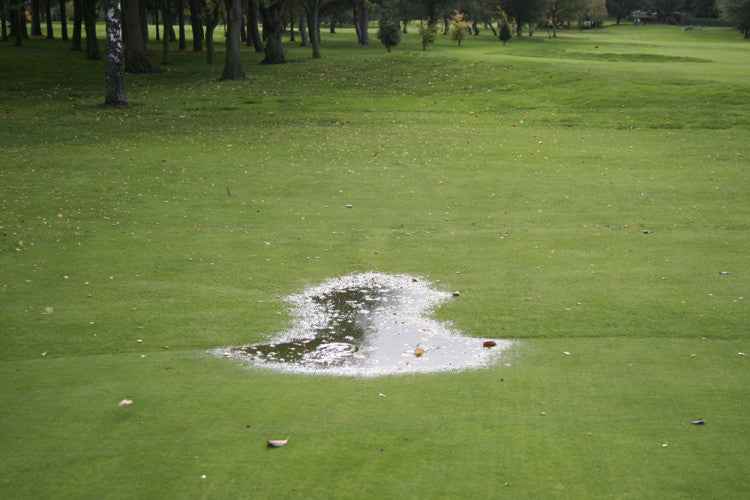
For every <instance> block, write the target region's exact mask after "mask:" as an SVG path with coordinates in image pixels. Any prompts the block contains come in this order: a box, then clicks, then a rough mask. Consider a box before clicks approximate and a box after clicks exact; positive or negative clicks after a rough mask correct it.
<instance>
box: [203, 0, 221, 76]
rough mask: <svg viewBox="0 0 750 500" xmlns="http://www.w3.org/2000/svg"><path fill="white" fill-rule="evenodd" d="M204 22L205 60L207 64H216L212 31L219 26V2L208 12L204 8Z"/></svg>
mask: <svg viewBox="0 0 750 500" xmlns="http://www.w3.org/2000/svg"><path fill="white" fill-rule="evenodd" d="M203 15H204V16H205V21H206V60H207V61H208V64H214V63H216V49H215V48H214V30H215V29H216V25H217V24H219V2H214V3H213V7H212V8H211V9H210V10H209V9H208V6H206V12H204V13H203Z"/></svg>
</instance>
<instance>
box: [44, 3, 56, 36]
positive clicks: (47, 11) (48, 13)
mask: <svg viewBox="0 0 750 500" xmlns="http://www.w3.org/2000/svg"><path fill="white" fill-rule="evenodd" d="M44 19H45V20H46V21H47V40H54V38H55V34H54V33H53V31H52V0H44Z"/></svg>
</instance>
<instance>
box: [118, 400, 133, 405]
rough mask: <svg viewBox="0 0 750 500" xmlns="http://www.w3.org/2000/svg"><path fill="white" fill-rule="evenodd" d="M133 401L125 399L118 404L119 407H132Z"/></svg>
mask: <svg viewBox="0 0 750 500" xmlns="http://www.w3.org/2000/svg"><path fill="white" fill-rule="evenodd" d="M132 404H133V400H132V399H123V400H122V401H120V402H119V403H117V406H126V405H132Z"/></svg>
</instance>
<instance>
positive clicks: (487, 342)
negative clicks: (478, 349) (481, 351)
mask: <svg viewBox="0 0 750 500" xmlns="http://www.w3.org/2000/svg"><path fill="white" fill-rule="evenodd" d="M496 345H497V342H495V341H494V340H485V341H484V342H482V347H495V346H496Z"/></svg>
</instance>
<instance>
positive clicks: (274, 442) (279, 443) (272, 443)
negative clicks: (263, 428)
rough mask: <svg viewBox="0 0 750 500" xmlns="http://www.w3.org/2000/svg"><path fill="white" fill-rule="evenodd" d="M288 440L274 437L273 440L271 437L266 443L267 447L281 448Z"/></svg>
mask: <svg viewBox="0 0 750 500" xmlns="http://www.w3.org/2000/svg"><path fill="white" fill-rule="evenodd" d="M288 442H289V438H286V439H275V440H273V439H272V440H271V441H268V443H266V444H267V445H268V447H269V448H281V447H282V446H286V444H287V443H288Z"/></svg>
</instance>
